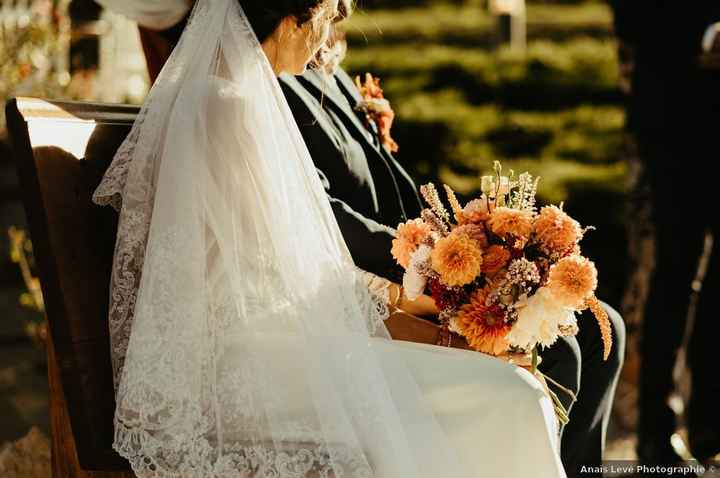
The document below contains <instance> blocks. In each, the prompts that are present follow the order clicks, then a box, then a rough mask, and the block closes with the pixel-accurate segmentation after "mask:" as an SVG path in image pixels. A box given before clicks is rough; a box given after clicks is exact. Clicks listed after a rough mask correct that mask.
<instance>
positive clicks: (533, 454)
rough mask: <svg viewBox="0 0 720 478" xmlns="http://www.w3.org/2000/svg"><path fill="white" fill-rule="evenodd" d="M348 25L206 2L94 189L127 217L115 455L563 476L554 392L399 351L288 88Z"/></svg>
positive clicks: (489, 364) (451, 353)
mask: <svg viewBox="0 0 720 478" xmlns="http://www.w3.org/2000/svg"><path fill="white" fill-rule="evenodd" d="M336 10H337V0H276V1H273V2H265V1H263V0H199V1H198V2H197V4H196V6H195V8H194V11H193V13H192V16H191V19H190V22H189V24H188V26H187V28H186V30H185V32H184V34H183V37H182V39H181V40H180V43H179V45H178V46H177V48H176V49H175V51H174V53H173V54H172V56H171V58H170V60H169V62H168V63H167V65H166V66H165V68H164V70H163V71H162V73H161V75H160V77H159V79H158V81H157V83H156V84H155V86H154V87H153V89H152V91H151V92H150V94H149V96H148V99H147V101H146V103H145V105H144V106H143V108H142V110H141V113H140V115H139V117H138V119H137V121H136V123H135V125H134V126H133V129H132V131H131V133H130V135H129V136H128V138H127V139H126V141H125V142H124V143H123V145H122V146H121V148H120V150H119V151H118V153H117V155H116V157H115V159H114V161H113V163H112V165H111V166H110V168H109V169H108V171H107V172H106V174H105V177H104V178H103V181H102V183H101V184H100V186H99V187H98V189H97V190H96V192H95V195H94V200H95V202H97V203H98V204H110V205H112V206H114V207H115V208H116V209H118V210H119V211H120V222H119V229H118V237H117V243H116V250H115V257H114V266H113V276H112V284H111V309H110V328H111V342H112V358H113V371H114V374H115V376H114V378H115V385H116V398H117V400H116V402H117V408H116V412H115V440H114V448H115V449H116V450H117V451H118V452H119V453H120V454H121V455H122V456H124V457H125V458H127V459H128V460H129V462H130V464H131V465H132V468H133V470H134V471H135V473H136V474H137V475H138V476H139V477H183V478H185V477H198V478H200V477H203V478H204V477H218V478H220V477H222V478H224V477H278V478H290V477H298V478H300V477H317V478H339V477H375V478H412V477H427V478H436V477H439V476H447V477H459V478H465V477H467V478H470V477H488V478H496V477H503V478H520V477H522V478H526V477H539V478H551V477H552V478H556V477H564V476H565V473H564V471H563V469H562V465H561V463H560V460H559V456H558V443H557V442H558V440H557V425H556V421H555V416H554V413H553V407H552V405H551V402H550V400H549V399H548V398H547V397H546V395H545V394H544V391H543V387H542V386H541V385H540V384H539V382H538V381H537V380H536V379H535V378H534V377H533V376H532V375H531V374H530V373H529V372H527V371H526V370H524V369H522V368H519V367H516V366H514V365H510V364H508V363H504V362H501V361H499V360H497V359H494V358H490V357H486V356H484V355H481V354H478V353H474V352H470V351H465V350H458V349H449V348H440V347H435V346H430V345H421V344H414V343H410V342H400V341H392V340H391V339H390V336H389V334H388V332H387V328H386V327H385V325H384V322H383V320H384V319H386V318H387V316H388V312H389V303H395V302H396V301H397V300H398V296H399V295H400V289H399V288H398V287H397V286H396V285H394V284H391V283H389V282H387V281H385V280H383V279H380V278H377V277H374V276H372V275H370V274H368V273H364V272H362V271H359V270H357V269H356V268H355V266H354V265H353V263H352V260H351V258H350V255H349V253H348V250H347V248H346V246H345V243H344V242H343V239H342V236H341V234H340V231H339V229H338V226H337V224H336V222H335V219H334V217H333V215H332V212H331V209H330V207H329V204H328V201H327V199H326V197H325V194H324V191H323V188H322V185H321V183H320V179H319V177H318V175H317V173H316V171H315V169H314V167H313V163H312V160H311V158H310V157H309V154H308V151H307V148H306V147H305V144H304V143H303V141H302V138H301V136H300V133H299V131H298V129H297V126H296V124H295V122H294V120H293V117H292V115H291V113H290V111H289V109H288V106H287V104H286V102H285V100H284V97H283V95H282V93H281V90H280V87H279V85H278V82H277V79H276V76H277V75H278V74H280V73H282V72H288V73H293V74H298V73H301V72H302V71H303V70H304V68H305V66H306V64H307V62H308V61H309V59H310V58H312V57H313V56H314V55H315V53H316V52H317V50H318V49H319V47H320V45H322V44H323V43H324V42H325V39H326V36H327V31H328V27H329V25H330V23H331V21H332V19H333V18H334V17H335V16H336V14H337V11H336ZM400 300H401V305H402V307H403V308H407V309H412V310H415V311H417V312H422V311H424V310H426V309H428V306H427V304H428V302H429V299H428V298H427V297H424V298H421V299H418V301H415V302H410V301H408V300H407V299H405V298H401V299H400Z"/></svg>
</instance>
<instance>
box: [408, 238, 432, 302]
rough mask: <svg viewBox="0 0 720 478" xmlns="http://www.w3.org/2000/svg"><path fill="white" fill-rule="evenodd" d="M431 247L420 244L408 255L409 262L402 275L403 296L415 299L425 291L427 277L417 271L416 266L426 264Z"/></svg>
mask: <svg viewBox="0 0 720 478" xmlns="http://www.w3.org/2000/svg"><path fill="white" fill-rule="evenodd" d="M431 252H432V248H431V247H430V246H428V245H427V244H421V245H420V247H418V248H417V250H416V251H415V252H413V253H412V255H411V256H410V264H409V265H408V268H407V270H406V271H405V274H404V275H403V289H404V290H405V297H407V298H408V299H410V300H415V299H417V298H418V297H420V296H421V295H423V293H424V292H425V286H426V285H427V277H426V276H425V275H423V274H421V273H420V272H419V271H418V266H419V265H421V264H428V263H429V261H430V253H431Z"/></svg>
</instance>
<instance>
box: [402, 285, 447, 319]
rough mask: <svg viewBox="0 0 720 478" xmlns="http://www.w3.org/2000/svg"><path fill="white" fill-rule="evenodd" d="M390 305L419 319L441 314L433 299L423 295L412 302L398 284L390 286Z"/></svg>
mask: <svg viewBox="0 0 720 478" xmlns="http://www.w3.org/2000/svg"><path fill="white" fill-rule="evenodd" d="M390 305H391V307H394V308H395V309H399V310H401V311H403V312H407V313H408V314H412V315H416V316H418V317H427V316H433V315H438V314H440V309H438V308H437V306H436V305H435V301H434V300H433V298H432V297H430V296H427V295H421V296H420V297H418V298H417V299H415V300H410V299H408V298H407V297H406V296H405V294H403V289H402V287H400V286H399V285H397V284H392V285H390Z"/></svg>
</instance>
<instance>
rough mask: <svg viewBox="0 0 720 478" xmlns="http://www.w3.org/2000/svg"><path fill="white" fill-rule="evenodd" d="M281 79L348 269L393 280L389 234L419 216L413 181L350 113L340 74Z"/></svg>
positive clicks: (350, 87) (354, 94)
mask: <svg viewBox="0 0 720 478" xmlns="http://www.w3.org/2000/svg"><path fill="white" fill-rule="evenodd" d="M280 80H281V81H280V83H281V86H282V88H283V92H284V94H285V98H286V99H287V101H288V103H289V105H290V109H291V110H292V112H293V115H294V117H295V121H296V122H297V124H298V126H299V128H300V132H301V133H302V136H303V139H304V140H305V143H306V144H307V147H308V149H309V151H310V155H311V156H312V159H313V161H314V163H315V166H316V167H317V169H318V172H319V174H320V177H321V179H322V181H323V184H324V186H325V190H326V192H327V194H328V197H329V200H330V203H331V205H332V208H333V212H334V213H335V217H336V218H337V221H338V224H339V226H340V229H341V231H342V233H343V236H344V238H345V242H346V243H347V245H348V248H349V249H350V253H351V254H352V256H353V259H354V260H355V263H356V264H357V265H358V266H359V267H361V268H362V269H365V270H367V271H370V272H373V273H375V274H378V275H380V276H383V277H387V278H389V279H392V280H398V279H399V278H400V274H401V271H400V269H399V268H398V266H397V265H396V264H395V261H394V260H393V259H392V256H391V255H390V248H391V241H392V238H393V235H392V234H393V231H392V229H390V228H395V227H397V224H398V223H400V222H402V221H405V220H407V219H408V218H413V217H417V216H419V214H420V201H419V199H418V195H417V189H416V186H415V183H414V182H413V181H412V179H411V178H410V176H409V175H408V174H407V172H406V171H405V170H404V169H403V168H402V166H401V165H400V164H399V163H398V162H397V160H396V159H395V158H394V157H393V156H392V155H391V154H390V153H389V152H388V151H387V149H385V147H384V146H382V145H381V144H380V141H379V138H378V136H377V133H376V131H375V130H374V129H373V128H368V127H366V124H365V122H364V118H363V117H362V116H361V115H360V114H358V113H357V112H356V111H355V107H356V106H357V104H358V103H359V102H360V101H361V99H362V98H361V97H360V93H359V92H358V91H357V88H356V87H355V85H354V83H353V82H352V80H351V79H350V77H348V75H347V74H346V73H345V72H344V71H342V70H338V72H337V73H336V74H335V75H334V76H333V77H326V76H323V75H322V74H321V73H317V72H315V71H312V70H309V71H307V72H306V73H305V74H303V75H302V76H298V77H292V76H287V75H284V76H282V77H281V78H280ZM371 126H372V125H371Z"/></svg>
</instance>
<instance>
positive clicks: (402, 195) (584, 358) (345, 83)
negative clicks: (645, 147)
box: [281, 1, 625, 477]
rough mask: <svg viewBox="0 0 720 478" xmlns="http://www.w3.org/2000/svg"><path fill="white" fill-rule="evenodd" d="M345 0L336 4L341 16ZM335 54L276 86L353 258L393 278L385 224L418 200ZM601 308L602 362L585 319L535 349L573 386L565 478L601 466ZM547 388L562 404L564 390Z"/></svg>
mask: <svg viewBox="0 0 720 478" xmlns="http://www.w3.org/2000/svg"><path fill="white" fill-rule="evenodd" d="M349 3H350V2H345V1H341V2H340V4H341V6H342V7H344V8H343V9H344V10H345V13H346V14H347V13H349V10H350V7H349ZM342 52H343V41H342V39H339V38H335V42H334V45H332V46H331V47H330V57H331V58H330V62H329V64H330V66H328V65H324V66H323V67H322V71H321V70H320V69H314V70H308V71H307V72H306V73H305V74H304V75H302V76H299V77H291V76H284V77H282V78H281V86H282V88H283V92H284V94H285V97H286V99H287V100H288V103H289V104H290V108H291V110H292V112H293V115H294V117H295V120H296V122H297V124H298V126H299V127H300V131H301V133H302V135H303V138H304V140H305V143H306V144H307V146H308V149H309V150H310V154H311V156H312V158H313V161H314V162H315V165H316V167H317V169H318V172H319V174H320V176H321V179H322V181H323V184H324V186H325V189H326V191H327V194H328V198H329V200H330V203H331V205H332V208H333V211H334V213H335V216H336V218H337V221H338V223H339V225H340V229H341V231H342V233H343V235H344V237H345V240H346V242H347V244H348V247H349V249H350V252H351V254H352V256H353V259H354V260H355V263H356V264H357V265H358V266H359V267H361V268H362V269H365V270H367V271H370V272H373V273H375V274H377V275H380V276H383V277H386V278H388V279H391V280H393V281H396V282H398V281H400V280H401V276H402V270H401V269H399V268H398V266H397V265H396V264H395V261H394V260H393V259H392V257H391V255H390V249H391V241H392V239H393V236H392V230H391V229H390V228H389V227H395V226H396V225H397V224H398V223H399V222H403V221H406V220H407V219H412V218H415V217H419V215H420V210H421V204H420V199H419V197H418V193H417V188H416V185H415V184H414V182H413V180H412V179H411V177H410V176H409V175H408V174H407V172H406V171H405V170H404V169H403V167H402V165H401V164H400V163H399V162H398V161H397V160H396V159H395V158H394V157H393V155H392V154H391V153H390V151H389V150H388V148H387V147H386V146H384V145H383V144H381V143H382V140H381V138H380V135H379V134H378V131H377V127H376V126H375V124H374V123H371V124H370V125H369V126H368V125H367V124H366V123H365V121H364V117H363V116H364V115H360V114H358V112H356V111H355V107H356V106H357V105H358V103H359V102H360V101H361V99H362V98H361V96H360V93H359V91H358V89H357V87H356V86H355V85H354V83H353V81H352V80H351V79H350V77H349V76H348V75H347V74H346V73H345V72H344V71H343V70H342V68H340V67H339V66H337V65H338V64H339V60H340V59H341V56H342V55H341V54H342ZM333 55H335V57H334V58H333ZM606 309H607V311H608V312H609V315H610V319H611V322H612V325H613V332H614V334H613V335H614V345H613V351H612V353H611V356H610V358H609V359H608V360H607V361H603V359H602V350H603V347H602V341H601V337H600V333H599V331H598V327H597V325H596V324H595V322H594V320H593V319H591V318H590V317H586V318H584V320H583V318H581V319H580V322H581V327H580V333H579V334H578V336H577V337H576V338H575V337H571V338H562V339H561V340H559V341H558V342H557V343H556V344H555V345H553V346H552V347H550V348H549V349H547V350H545V351H544V352H543V354H542V356H543V363H542V364H541V367H540V368H541V370H542V371H543V372H544V373H546V374H547V375H549V376H550V377H551V378H552V379H554V380H555V381H557V382H559V383H561V384H562V385H564V386H565V387H567V388H569V389H572V390H574V391H576V392H578V393H577V394H578V401H577V402H576V403H575V404H574V405H572V408H571V414H570V423H569V424H568V425H567V426H566V427H565V429H564V430H563V437H562V460H563V463H564V465H565V467H566V470H567V473H568V476H571V477H572V476H579V470H580V468H581V467H582V466H583V465H586V466H595V467H597V466H599V465H600V464H601V460H602V453H603V448H604V444H605V433H606V430H607V425H608V420H609V418H610V413H611V409H612V402H613V396H614V393H615V386H616V383H617V379H618V375H619V371H620V368H621V366H622V361H623V356H624V347H625V327H624V323H623V321H622V319H621V317H620V316H619V315H618V314H617V312H615V311H614V310H612V309H611V308H609V307H606ZM552 387H553V386H552V385H551V388H552ZM555 390H556V392H558V395H559V396H560V397H561V399H564V401H565V404H566V407H569V406H570V405H571V403H570V400H569V399H567V397H566V395H565V394H564V393H563V392H560V391H558V390H557V389H555ZM596 469H597V468H596ZM582 476H584V477H588V476H600V475H599V474H598V475H593V474H591V473H590V474H588V473H583V474H582Z"/></svg>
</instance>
